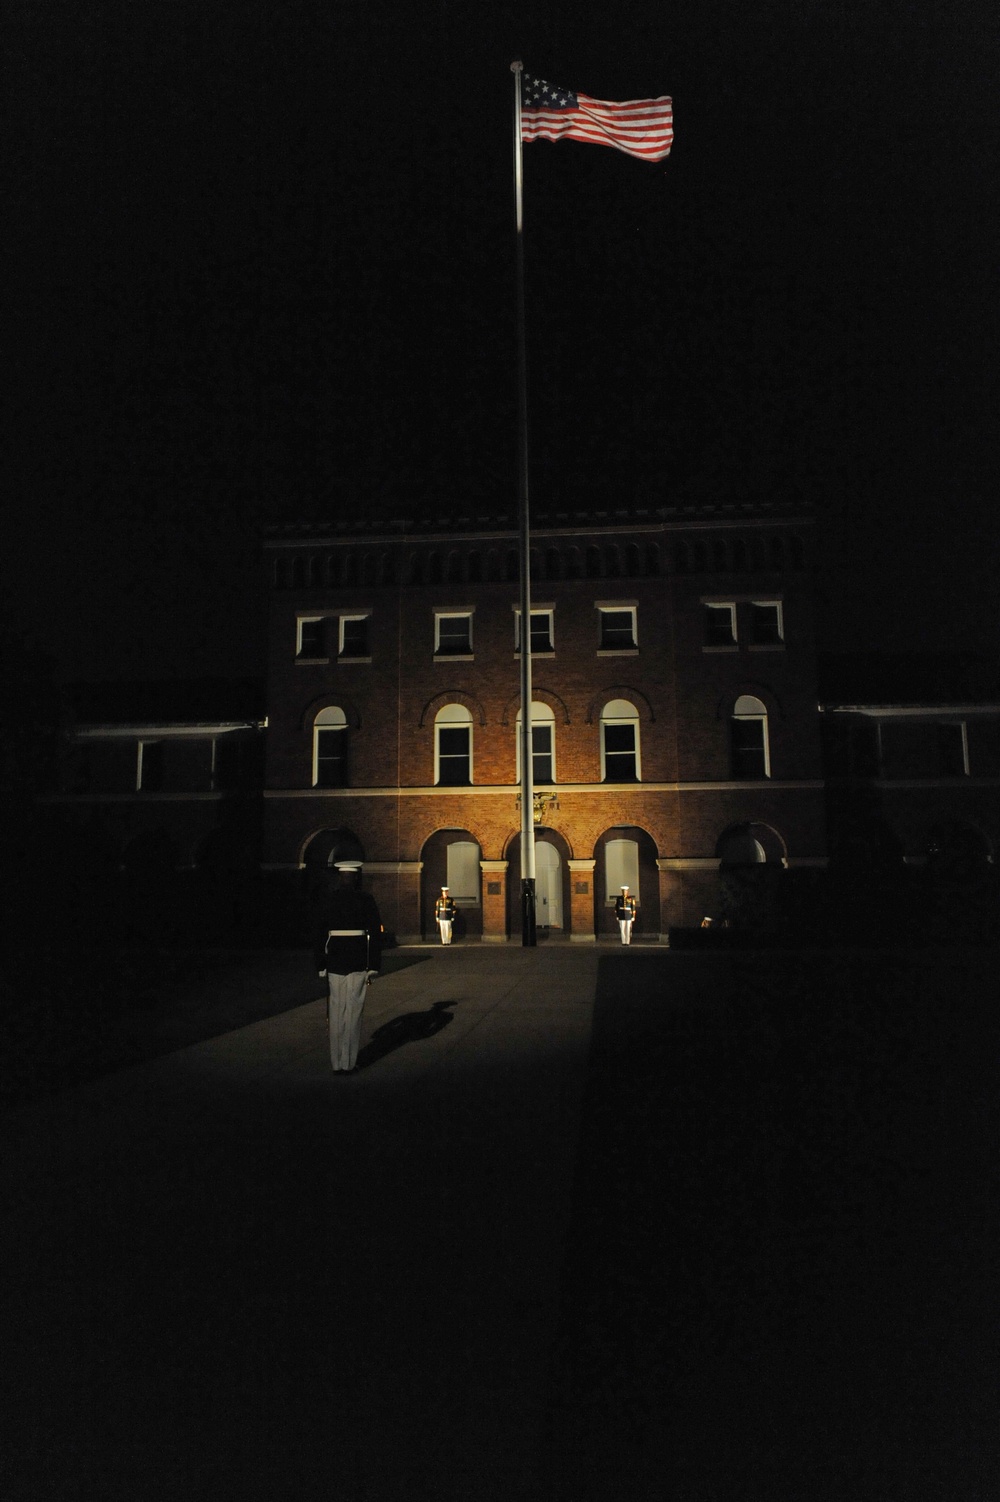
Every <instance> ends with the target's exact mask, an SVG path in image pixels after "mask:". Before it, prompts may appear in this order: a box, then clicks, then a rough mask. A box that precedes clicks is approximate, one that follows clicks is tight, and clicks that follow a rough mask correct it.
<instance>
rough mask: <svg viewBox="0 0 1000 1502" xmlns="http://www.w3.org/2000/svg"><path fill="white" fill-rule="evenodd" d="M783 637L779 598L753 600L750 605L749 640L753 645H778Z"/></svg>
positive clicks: (783, 626)
mask: <svg viewBox="0 0 1000 1502" xmlns="http://www.w3.org/2000/svg"><path fill="white" fill-rule="evenodd" d="M784 639H785V623H784V621H783V619H782V610H781V601H780V600H754V601H753V602H752V603H751V605H750V640H751V642H752V643H753V645H754V646H755V647H779V646H781V644H782V642H783V641H784Z"/></svg>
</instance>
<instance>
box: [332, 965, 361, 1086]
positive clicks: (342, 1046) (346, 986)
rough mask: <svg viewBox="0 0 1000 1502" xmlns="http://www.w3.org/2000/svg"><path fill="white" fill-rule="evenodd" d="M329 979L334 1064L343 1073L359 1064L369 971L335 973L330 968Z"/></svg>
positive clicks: (336, 1069)
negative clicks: (343, 1070)
mask: <svg viewBox="0 0 1000 1502" xmlns="http://www.w3.org/2000/svg"><path fill="white" fill-rule="evenodd" d="M326 978H327V983H328V984H329V987H330V1064H331V1067H332V1068H333V1070H334V1072H335V1073H339V1072H340V1070H342V1069H353V1068H354V1066H355V1064H356V1063H357V1059H358V1045H359V1043H360V1042H361V1013H362V1012H363V1011H364V1009H365V992H366V991H367V989H368V984H367V982H368V972H367V970H355V971H353V972H352V974H350V975H334V973H333V971H332V970H330V971H327V977H326Z"/></svg>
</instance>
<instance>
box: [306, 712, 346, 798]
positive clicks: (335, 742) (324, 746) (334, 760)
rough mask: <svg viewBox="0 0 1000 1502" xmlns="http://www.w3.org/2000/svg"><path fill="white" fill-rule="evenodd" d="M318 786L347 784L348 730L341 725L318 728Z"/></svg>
mask: <svg viewBox="0 0 1000 1502" xmlns="http://www.w3.org/2000/svg"><path fill="white" fill-rule="evenodd" d="M314 786H315V787H318V788H345V787H346V786H347V731H346V729H343V728H341V727H340V726H334V727H332V728H330V729H323V728H322V727H318V728H317V730H316V781H315V783H314Z"/></svg>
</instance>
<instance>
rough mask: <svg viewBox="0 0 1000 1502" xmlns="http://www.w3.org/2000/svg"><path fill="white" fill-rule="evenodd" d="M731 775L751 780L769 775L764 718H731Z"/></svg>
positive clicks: (742, 779)
mask: <svg viewBox="0 0 1000 1502" xmlns="http://www.w3.org/2000/svg"><path fill="white" fill-rule="evenodd" d="M731 723H732V764H733V776H734V777H735V778H736V779H737V780H738V781H739V782H751V781H754V780H756V779H757V778H761V777H768V776H770V770H769V768H768V756H767V722H766V721H765V720H764V719H750V718H747V719H742V718H734V719H733V720H732V722H731Z"/></svg>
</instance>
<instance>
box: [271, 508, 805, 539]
mask: <svg viewBox="0 0 1000 1502" xmlns="http://www.w3.org/2000/svg"><path fill="white" fill-rule="evenodd" d="M815 520H816V518H815V515H814V514H813V513H812V512H811V511H810V510H809V509H808V508H806V507H803V506H802V504H801V503H799V504H797V505H796V506H789V507H787V508H785V507H782V506H781V505H780V504H778V503H775V504H774V505H772V506H767V505H762V504H756V505H751V504H750V503H747V504H746V505H730V506H726V505H719V506H711V505H706V506H703V507H696V506H676V507H674V506H660V507H650V508H646V509H642V508H639V509H636V510H634V511H627V510H615V511H610V510H609V511H572V512H571V511H566V512H562V511H559V512H555V513H554V514H553V513H552V512H538V513H536V514H535V516H534V518H533V520H532V526H531V536H532V539H542V538H553V537H567V536H575V537H584V536H588V537H589V536H602V537H606V536H618V535H620V534H621V533H623V532H631V533H643V534H648V535H651V534H655V533H667V532H684V531H688V532H690V531H706V530H713V529H719V528H730V529H731V528H733V527H741V528H760V527H773V526H776V525H780V526H795V527H803V526H810V525H812V524H813V523H814V522H815ZM517 538H518V524H517V518H516V517H514V516H483V517H469V516H436V517H434V518H433V519H431V520H423V519H421V520H418V521H410V520H406V521H402V520H401V521H398V522H382V523H378V522H375V523H368V524H366V523H364V522H353V521H352V522H346V521H339V522H315V523H292V524H289V525H286V526H280V527H277V526H276V527H269V528H267V529H266V530H265V532H264V538H263V542H264V547H265V548H301V547H316V546H323V547H326V546H331V545H337V544H340V545H341V546H347V547H356V546H357V545H358V543H361V542H365V543H372V544H379V545H381V546H387V545H389V544H391V543H410V544H412V543H416V542H421V543H423V542H438V541H439V542H442V543H447V544H448V545H449V546H452V545H454V544H455V543H458V542H490V541H493V542H500V541H510V542H516V541H517Z"/></svg>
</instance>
